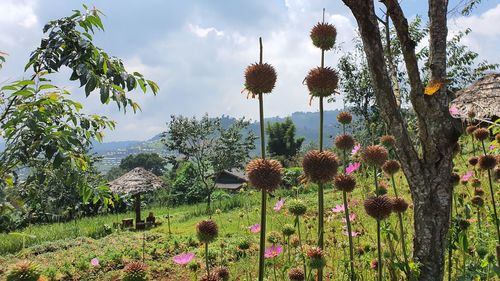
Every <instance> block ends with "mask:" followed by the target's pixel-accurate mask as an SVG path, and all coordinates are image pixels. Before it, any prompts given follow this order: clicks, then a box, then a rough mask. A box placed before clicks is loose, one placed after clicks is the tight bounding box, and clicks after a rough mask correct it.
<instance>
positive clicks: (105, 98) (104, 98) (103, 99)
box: [101, 86, 109, 103]
mask: <svg viewBox="0 0 500 281" xmlns="http://www.w3.org/2000/svg"><path fill="white" fill-rule="evenodd" d="M108 100H109V88H108V87H107V86H103V87H101V102H102V103H108Z"/></svg>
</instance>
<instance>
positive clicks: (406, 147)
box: [343, 0, 460, 280]
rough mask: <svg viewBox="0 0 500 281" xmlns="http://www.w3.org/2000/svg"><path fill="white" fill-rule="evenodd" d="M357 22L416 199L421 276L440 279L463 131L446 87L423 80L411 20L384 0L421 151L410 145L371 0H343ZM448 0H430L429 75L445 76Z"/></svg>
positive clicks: (379, 99) (380, 102) (391, 0)
mask: <svg viewBox="0 0 500 281" xmlns="http://www.w3.org/2000/svg"><path fill="white" fill-rule="evenodd" d="M343 2H344V3H345V4H346V5H347V6H348V7H349V8H350V9H351V11H352V13H353V15H354V17H355V18H356V21H357V23H358V27H359V31H360V34H361V38H362V41H363V46H364V49H365V53H366V57H367V61H368V67H369V69H370V73H371V78H372V83H373V87H374V89H375V96H376V100H377V104H378V106H379V108H380V112H381V115H382V117H383V118H384V120H385V122H386V123H387V124H388V126H389V129H390V132H391V134H393V135H394V136H395V137H396V139H397V142H396V150H397V153H398V156H399V158H400V160H401V165H402V168H403V171H404V173H405V175H406V178H407V180H408V184H409V186H410V190H411V195H412V199H413V204H414V229H415V231H414V239H413V240H414V252H413V256H414V260H415V261H416V262H418V263H420V266H421V267H420V271H421V274H420V277H419V280H442V278H443V274H444V252H445V247H446V243H447V241H446V240H447V232H448V228H449V221H450V207H451V196H452V192H453V186H452V183H451V179H450V176H451V172H452V168H453V162H452V158H453V156H452V150H453V145H454V143H455V142H456V140H457V139H458V136H459V134H460V131H459V130H458V129H457V128H458V126H457V124H456V122H457V121H455V120H453V118H452V117H451V116H450V114H449V112H448V103H449V100H448V98H449V97H448V96H447V94H446V89H445V88H446V87H445V86H444V87H442V89H441V90H440V91H439V92H438V93H436V94H435V95H433V96H425V95H424V85H423V83H422V80H421V78H420V71H419V68H418V62H417V58H416V55H415V42H414V41H413V40H412V39H411V38H410V35H409V32H408V22H407V20H406V18H405V17H404V14H403V11H402V10H401V7H400V6H399V4H398V2H397V1H396V0H383V1H381V2H383V3H384V4H385V5H386V7H387V10H388V13H389V15H390V18H391V20H392V21H393V23H394V26H395V27H396V31H397V34H398V38H399V40H400V41H401V45H402V51H403V56H404V60H405V66H406V69H407V72H408V76H409V80H410V81H409V82H410V85H411V91H410V100H411V102H412V105H413V108H414V110H415V112H416V114H417V119H418V127H419V141H420V144H421V146H422V155H419V154H418V153H417V151H416V150H415V148H414V147H413V145H412V141H411V139H410V137H409V134H408V131H407V126H406V124H405V122H404V119H403V117H402V115H401V113H400V111H399V106H398V104H397V101H396V97H395V95H394V91H393V85H392V84H391V79H390V76H389V73H388V70H387V67H386V63H385V58H384V50H383V46H382V41H381V35H380V32H379V27H378V22H377V17H376V14H375V10H374V3H373V0H343ZM447 5H448V3H447V1H446V0H429V18H430V54H431V56H430V65H431V77H430V78H431V80H437V81H439V80H441V79H445V78H446V35H447V29H446V10H447Z"/></svg>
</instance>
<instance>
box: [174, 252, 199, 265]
mask: <svg viewBox="0 0 500 281" xmlns="http://www.w3.org/2000/svg"><path fill="white" fill-rule="evenodd" d="M193 258H194V253H191V252H189V253H183V254H180V255H177V256H175V257H173V258H172V260H173V261H174V262H175V263H176V264H187V263H189V262H190V261H191V260H192V259H193Z"/></svg>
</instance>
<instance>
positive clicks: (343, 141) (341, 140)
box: [335, 134, 355, 150]
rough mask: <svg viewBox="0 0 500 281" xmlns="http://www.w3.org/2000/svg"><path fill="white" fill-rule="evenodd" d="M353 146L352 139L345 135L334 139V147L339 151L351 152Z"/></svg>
mask: <svg viewBox="0 0 500 281" xmlns="http://www.w3.org/2000/svg"><path fill="white" fill-rule="evenodd" d="M354 144H355V143H354V138H353V137H351V136H350V135H347V134H344V135H339V136H337V137H336V138H335V147H337V148H338V149H340V150H351V149H352V148H353V147H354Z"/></svg>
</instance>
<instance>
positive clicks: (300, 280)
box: [288, 267, 305, 281]
mask: <svg viewBox="0 0 500 281" xmlns="http://www.w3.org/2000/svg"><path fill="white" fill-rule="evenodd" d="M288 279H290V281H304V279H305V274H304V270H303V269H302V268H298V267H297V268H292V269H290V271H289V272H288Z"/></svg>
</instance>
